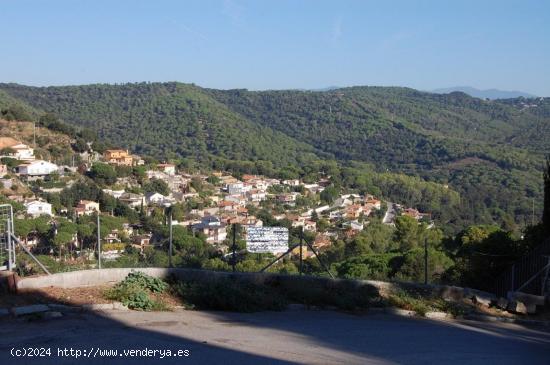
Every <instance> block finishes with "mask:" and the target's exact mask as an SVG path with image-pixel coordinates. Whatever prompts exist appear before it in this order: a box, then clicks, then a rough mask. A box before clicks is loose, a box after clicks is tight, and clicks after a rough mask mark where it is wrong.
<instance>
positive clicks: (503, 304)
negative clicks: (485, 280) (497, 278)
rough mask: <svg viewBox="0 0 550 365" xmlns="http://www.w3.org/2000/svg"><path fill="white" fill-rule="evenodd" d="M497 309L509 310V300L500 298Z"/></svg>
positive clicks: (496, 305) (496, 303)
mask: <svg viewBox="0 0 550 365" xmlns="http://www.w3.org/2000/svg"><path fill="white" fill-rule="evenodd" d="M495 307H497V308H500V309H504V310H505V309H506V308H508V299H505V298H498V299H497V301H496V302H495Z"/></svg>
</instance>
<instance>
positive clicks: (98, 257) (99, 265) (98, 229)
mask: <svg viewBox="0 0 550 365" xmlns="http://www.w3.org/2000/svg"><path fill="white" fill-rule="evenodd" d="M97 265H98V266H97V267H98V268H99V269H101V238H100V227H99V212H97Z"/></svg>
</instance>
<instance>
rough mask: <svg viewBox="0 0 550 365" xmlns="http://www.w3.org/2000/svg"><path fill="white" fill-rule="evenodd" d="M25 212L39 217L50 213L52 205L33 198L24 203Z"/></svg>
mask: <svg viewBox="0 0 550 365" xmlns="http://www.w3.org/2000/svg"><path fill="white" fill-rule="evenodd" d="M25 208H26V209H27V214H28V215H30V216H33V217H39V216H41V215H44V214H45V215H49V216H51V215H52V205H51V204H50V203H46V202H43V201H39V200H33V201H30V202H28V203H25Z"/></svg>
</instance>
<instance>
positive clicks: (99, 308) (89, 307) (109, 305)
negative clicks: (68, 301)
mask: <svg viewBox="0 0 550 365" xmlns="http://www.w3.org/2000/svg"><path fill="white" fill-rule="evenodd" d="M82 308H84V309H85V310H89V311H104V310H110V309H113V303H105V304H104V303H95V304H84V305H83V306H82Z"/></svg>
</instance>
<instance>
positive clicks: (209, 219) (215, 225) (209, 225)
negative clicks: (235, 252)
mask: <svg viewBox="0 0 550 365" xmlns="http://www.w3.org/2000/svg"><path fill="white" fill-rule="evenodd" d="M192 229H193V232H202V233H203V234H204V235H205V236H206V242H208V243H219V242H223V240H225V239H226V238H227V231H226V225H225V224H224V223H222V222H221V221H220V219H219V218H218V217H214V216H206V217H203V218H202V219H201V222H200V223H198V224H194V225H193V226H192Z"/></svg>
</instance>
